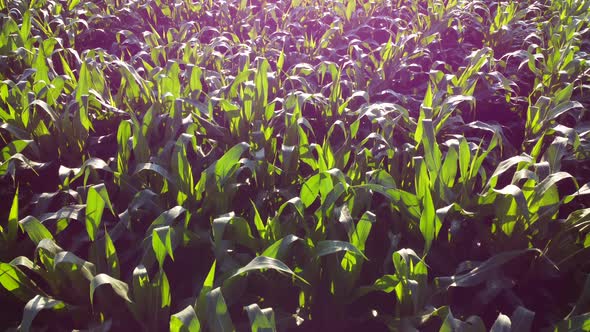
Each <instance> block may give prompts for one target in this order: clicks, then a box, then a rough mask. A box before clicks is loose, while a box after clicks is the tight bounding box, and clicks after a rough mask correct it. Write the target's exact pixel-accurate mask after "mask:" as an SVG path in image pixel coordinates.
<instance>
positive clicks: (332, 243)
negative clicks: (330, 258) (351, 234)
mask: <svg viewBox="0 0 590 332" xmlns="http://www.w3.org/2000/svg"><path fill="white" fill-rule="evenodd" d="M340 251H346V252H351V253H353V254H356V255H358V256H360V257H362V258H364V259H366V260H368V258H367V256H365V254H363V252H362V251H360V250H359V249H358V248H357V247H356V246H354V245H353V244H352V243H350V242H344V241H336V240H325V241H320V242H318V243H317V244H316V246H315V252H314V256H315V257H322V256H326V255H331V254H334V253H337V252H340Z"/></svg>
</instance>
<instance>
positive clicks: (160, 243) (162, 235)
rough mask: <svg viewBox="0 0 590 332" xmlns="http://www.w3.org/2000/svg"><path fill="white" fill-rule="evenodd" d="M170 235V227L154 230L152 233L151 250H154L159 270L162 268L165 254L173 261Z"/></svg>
mask: <svg viewBox="0 0 590 332" xmlns="http://www.w3.org/2000/svg"><path fill="white" fill-rule="evenodd" d="M171 233H172V229H171V228H170V226H163V227H158V228H154V230H153V231H152V249H153V250H154V254H155V255H156V259H157V260H158V264H159V265H160V269H162V267H163V266H164V259H165V258H166V255H167V254H168V255H169V256H170V258H172V260H174V255H173V249H172V238H171Z"/></svg>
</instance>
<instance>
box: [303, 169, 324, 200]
mask: <svg viewBox="0 0 590 332" xmlns="http://www.w3.org/2000/svg"><path fill="white" fill-rule="evenodd" d="M320 180H321V175H320V174H315V175H313V176H312V177H310V178H309V179H307V181H305V183H303V185H302V186H301V193H300V196H301V201H302V202H303V204H304V205H305V207H309V206H310V205H311V204H312V203H313V202H314V201H315V200H316V198H317V197H318V194H319V192H320Z"/></svg>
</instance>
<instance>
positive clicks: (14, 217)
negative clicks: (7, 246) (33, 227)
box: [0, 187, 19, 243]
mask: <svg viewBox="0 0 590 332" xmlns="http://www.w3.org/2000/svg"><path fill="white" fill-rule="evenodd" d="M18 225H19V223H18V187H17V188H16V191H15V193H14V198H13V199H12V205H11V206H10V212H9V213H8V225H7V227H6V230H2V231H0V233H1V234H2V237H3V238H4V240H5V241H6V242H8V243H14V241H15V240H16V237H17V235H18V234H17V233H18Z"/></svg>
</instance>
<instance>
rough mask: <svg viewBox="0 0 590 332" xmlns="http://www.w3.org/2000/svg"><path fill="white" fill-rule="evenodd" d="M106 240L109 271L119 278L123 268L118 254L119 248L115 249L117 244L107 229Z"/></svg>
mask: <svg viewBox="0 0 590 332" xmlns="http://www.w3.org/2000/svg"><path fill="white" fill-rule="evenodd" d="M104 241H105V257H106V260H107V267H108V273H109V275H111V276H113V277H114V278H119V276H120V269H121V268H120V263H119V257H118V256H117V249H115V244H114V243H113V240H112V239H111V236H110V235H109V233H108V232H107V231H105V234H104Z"/></svg>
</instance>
